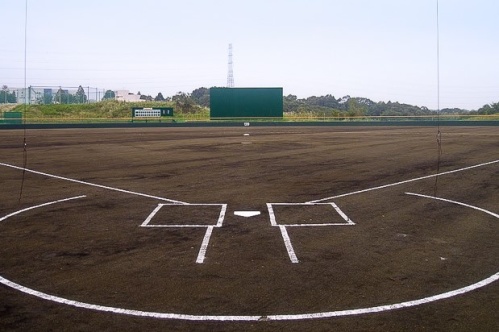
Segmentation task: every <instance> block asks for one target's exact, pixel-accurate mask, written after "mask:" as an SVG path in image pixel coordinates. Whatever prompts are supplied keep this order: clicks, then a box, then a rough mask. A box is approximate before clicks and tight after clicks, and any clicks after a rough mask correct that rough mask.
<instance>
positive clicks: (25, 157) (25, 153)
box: [18, 0, 29, 204]
mask: <svg viewBox="0 0 499 332" xmlns="http://www.w3.org/2000/svg"><path fill="white" fill-rule="evenodd" d="M24 15H25V16H24V108H23V174H22V179H21V189H20V190H19V201H18V203H19V204H21V200H22V197H23V189H24V180H25V178H26V167H27V166H28V142H27V138H26V136H27V135H26V110H27V103H28V95H29V94H28V91H27V69H26V68H27V54H28V51H27V49H28V47H27V46H28V0H26V9H25V14H24Z"/></svg>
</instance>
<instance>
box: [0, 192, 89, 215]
mask: <svg viewBox="0 0 499 332" xmlns="http://www.w3.org/2000/svg"><path fill="white" fill-rule="evenodd" d="M84 197H87V196H86V195H81V196H74V197H69V198H64V199H59V200H57V201H52V202H47V203H43V204H39V205H35V206H31V207H28V208H25V209H22V210H19V211H16V212H13V213H11V214H8V215H6V216H4V217H2V218H0V221H4V220H5V219H8V218H10V217H13V216H15V215H17V214H20V213H23V212H26V211H29V210H33V209H37V208H41V207H44V206H48V205H53V204H57V203H63V202H67V201H71V200H75V199H79V198H84Z"/></svg>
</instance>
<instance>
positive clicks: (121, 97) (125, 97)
mask: <svg viewBox="0 0 499 332" xmlns="http://www.w3.org/2000/svg"><path fill="white" fill-rule="evenodd" d="M114 99H115V100H118V101H124V102H137V101H139V102H140V101H145V100H144V99H140V95H136V94H134V93H131V92H130V91H129V90H117V91H114Z"/></svg>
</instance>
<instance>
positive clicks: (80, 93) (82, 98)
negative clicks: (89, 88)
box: [75, 85, 87, 104]
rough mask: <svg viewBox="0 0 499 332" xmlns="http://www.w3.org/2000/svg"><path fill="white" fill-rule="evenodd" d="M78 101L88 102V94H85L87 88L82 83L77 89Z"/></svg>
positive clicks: (80, 102) (81, 102)
mask: <svg viewBox="0 0 499 332" xmlns="http://www.w3.org/2000/svg"><path fill="white" fill-rule="evenodd" d="M75 97H76V102H77V103H79V104H85V103H86V102H87V95H86V94H85V90H84V89H83V88H82V86H81V85H80V86H79V87H78V91H76V95H75Z"/></svg>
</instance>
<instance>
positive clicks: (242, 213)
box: [234, 211, 260, 218]
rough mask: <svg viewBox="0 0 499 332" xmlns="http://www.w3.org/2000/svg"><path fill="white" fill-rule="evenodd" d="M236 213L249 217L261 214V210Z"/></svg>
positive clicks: (236, 212)
mask: <svg viewBox="0 0 499 332" xmlns="http://www.w3.org/2000/svg"><path fill="white" fill-rule="evenodd" d="M234 214H235V215H236V216H240V217H245V218H249V217H254V216H258V215H260V211H234Z"/></svg>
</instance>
